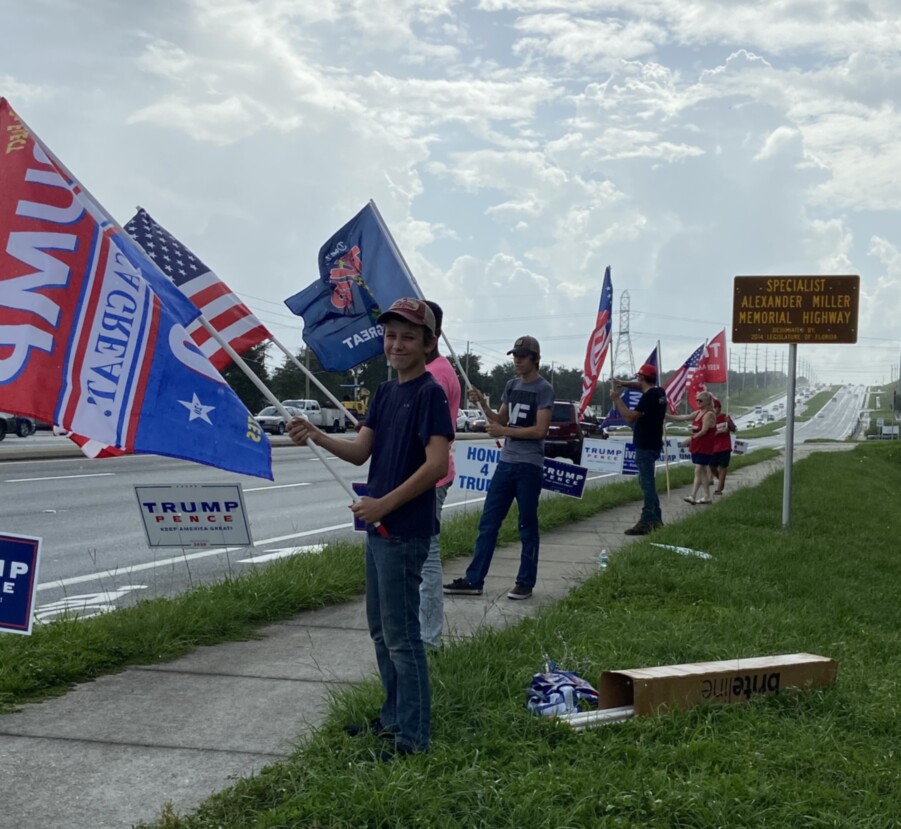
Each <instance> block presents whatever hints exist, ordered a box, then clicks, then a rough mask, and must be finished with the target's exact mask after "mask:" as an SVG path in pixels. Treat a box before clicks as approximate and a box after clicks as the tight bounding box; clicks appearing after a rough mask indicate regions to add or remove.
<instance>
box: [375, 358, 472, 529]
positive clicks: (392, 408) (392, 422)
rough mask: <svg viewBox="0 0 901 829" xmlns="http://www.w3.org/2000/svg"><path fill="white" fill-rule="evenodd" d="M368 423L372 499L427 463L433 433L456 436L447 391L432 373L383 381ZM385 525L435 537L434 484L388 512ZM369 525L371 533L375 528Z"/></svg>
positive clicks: (396, 485)
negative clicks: (411, 378) (404, 380)
mask: <svg viewBox="0 0 901 829" xmlns="http://www.w3.org/2000/svg"><path fill="white" fill-rule="evenodd" d="M365 425H366V426H368V427H369V428H370V429H372V430H373V432H375V435H374V438H373V444H372V457H371V459H370V461H369V480H368V481H367V483H366V487H367V492H368V493H369V495H370V496H371V497H373V498H381V497H382V496H383V495H386V494H387V493H389V492H391V490H393V489H395V488H396V487H398V486H400V484H402V483H403V482H404V481H405V480H407V478H409V477H410V476H411V475H412V474H413V473H414V472H416V470H417V469H419V467H420V466H422V465H423V463H425V447H426V445H427V444H428V442H429V440H430V439H431V438H432V436H433V435H438V436H440V437H446V438H447V439H448V440H453V438H454V425H453V424H452V423H451V418H450V411H449V410H448V406H447V395H445V393H444V389H442V388H441V386H439V385H438V383H436V382H435V380H434V378H433V377H432V375H431V374H429V373H428V372H423V374H422V375H421V376H419V377H417V378H416V379H415V380H408V381H407V382H406V383H399V382H398V381H397V380H389V381H387V382H386V383H382V384H381V385H380V386H379V387H378V389H376V392H375V395H374V396H373V398H372V403H371V404H370V406H369V412H368V413H367V415H366V423H365ZM382 524H383V525H384V526H385V528H386V529H387V530H388V533H389V534H390V535H398V536H403V537H406V538H429V537H431V536H433V535H435V533H437V532H438V521H437V519H436V517H435V490H434V488H432V489H428V490H426V491H425V492H423V493H422V495H419V496H418V497H416V498H413V499H412V500H411V501H407V503H406V504H403V505H402V506H400V507H398V508H397V509H396V510H394V512H389V513H388V514H387V515H386V516H385V517H384V518H383V519H382ZM367 529H368V530H369V531H372V528H371V527H368V528H367Z"/></svg>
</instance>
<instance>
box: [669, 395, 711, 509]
mask: <svg viewBox="0 0 901 829" xmlns="http://www.w3.org/2000/svg"><path fill="white" fill-rule="evenodd" d="M695 399H696V400H697V402H698V409H697V410H696V411H695V412H694V413H693V414H687V415H667V416H666V419H667V420H690V421H691V437H690V438H689V439H688V440H686V441H683V442H682V445H683V446H688V447H689V448H690V450H691V462H692V463H693V464H694V465H695V479H694V486H693V487H692V490H691V495H689V496H687V497H686V498H685V500H686V501H688V503H689V504H709V503H710V477H711V476H710V464H711V462H712V461H713V452H714V449H713V442H714V440H715V439H716V414H714V411H713V395H712V394H711V393H710V392H709V391H702V392H698V395H697V397H696V398H695ZM702 489H703V490H704V497H703V498H698V494H699V493H700V491H701V490H702Z"/></svg>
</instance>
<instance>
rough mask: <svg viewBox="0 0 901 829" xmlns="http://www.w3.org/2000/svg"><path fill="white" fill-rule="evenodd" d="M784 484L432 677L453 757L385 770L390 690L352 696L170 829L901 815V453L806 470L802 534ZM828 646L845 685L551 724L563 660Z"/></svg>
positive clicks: (737, 498) (436, 755)
mask: <svg viewBox="0 0 901 829" xmlns="http://www.w3.org/2000/svg"><path fill="white" fill-rule="evenodd" d="M781 483H782V476H781V474H776V475H773V476H770V477H769V478H768V479H767V480H766V481H765V482H764V483H763V484H762V485H761V486H759V487H756V488H754V489H744V490H740V491H738V492H736V493H734V494H733V495H732V496H730V497H729V498H728V499H725V500H724V501H723V502H722V503H720V504H717V506H716V507H714V508H713V509H710V510H706V511H703V512H699V513H697V514H693V515H692V516H691V517H690V518H688V519H686V520H685V521H683V522H680V523H679V524H678V525H672V526H667V527H666V528H664V529H663V530H661V531H660V532H659V533H657V534H655V535H654V536H653V540H654V541H656V542H664V543H666V542H669V543H673V544H679V545H684V546H688V547H692V548H695V549H700V550H706V551H708V552H709V553H710V554H711V555H712V558H711V559H710V560H707V561H703V560H700V559H695V558H686V557H683V556H679V555H676V554H673V553H668V552H666V551H664V550H661V549H658V548H656V547H653V546H652V545H651V543H650V541H649V540H641V541H640V542H639V543H637V544H635V545H630V546H629V547H627V548H625V549H624V550H622V551H621V552H619V553H617V554H616V555H615V556H614V557H613V558H612V560H611V562H610V564H609V566H608V568H607V570H606V571H605V572H604V573H603V574H600V575H598V576H596V577H594V578H591V579H589V580H588V581H587V582H586V583H585V584H584V585H583V586H582V587H580V588H579V589H577V590H576V591H574V592H573V593H572V594H571V595H570V597H568V598H567V599H565V600H563V601H561V602H558V603H556V604H554V605H552V606H550V607H548V608H546V609H544V610H543V611H542V612H541V613H540V615H539V616H537V617H535V618H532V619H528V620H526V621H524V622H522V623H521V624H519V625H518V626H516V627H513V628H509V629H506V630H503V631H491V632H485V633H482V634H480V635H478V636H476V637H475V638H474V639H472V640H469V641H466V642H461V643H459V644H457V645H454V646H453V647H450V648H448V649H446V650H445V651H443V652H442V653H441V654H440V655H439V656H438V657H437V658H435V659H434V660H433V661H432V664H431V675H432V687H433V744H432V749H431V751H430V752H429V753H428V754H426V755H422V756H419V757H414V758H406V759H404V760H402V761H397V762H394V763H390V764H381V763H376V762H373V761H372V760H371V757H372V754H373V752H374V751H375V750H376V745H375V740H374V739H371V738H363V739H360V738H358V739H356V740H352V739H350V738H348V737H346V736H344V735H343V734H342V733H341V730H340V724H341V723H342V722H344V721H346V719H347V718H351V717H352V718H358V717H361V716H366V715H371V714H372V712H373V711H374V710H375V707H376V705H377V704H378V702H379V698H380V692H379V689H378V687H377V684H376V683H375V682H369V683H365V684H363V685H359V686H356V687H354V688H352V689H350V690H348V691H345V692H343V693H341V694H339V695H338V697H337V698H336V701H335V704H334V707H333V710H332V712H331V714H330V717H329V719H328V721H327V723H326V725H325V726H324V727H323V728H322V729H321V731H319V732H318V733H316V734H315V735H313V736H312V737H311V738H310V739H309V740H308V741H307V743H306V744H305V745H303V746H302V747H300V748H299V749H298V751H297V752H296V753H295V754H294V755H293V756H292V757H290V758H289V759H287V760H286V761H285V762H281V763H278V764H275V765H273V766H270V767H269V768H267V769H264V770H263V771H261V772H260V773H259V774H258V775H257V776H255V777H253V778H250V779H247V780H243V781H240V782H239V783H238V784H237V785H236V786H235V787H234V788H232V789H229V790H227V791H225V792H222V793H220V794H218V795H216V796H214V797H213V798H211V799H210V800H209V801H208V802H207V803H206V804H204V805H203V806H202V808H200V809H199V810H198V811H197V812H196V813H194V814H192V815H188V816H184V817H181V818H179V817H177V816H176V815H174V814H173V813H172V812H171V811H170V812H167V813H166V814H165V815H164V816H163V817H162V818H161V820H160V822H159V824H158V826H159V827H162V829H211V828H212V827H217V828H219V829H237V827H255V829H277V828H278V829H285V828H286V827H301V826H303V827H335V828H336V829H337V827H362V826H386V827H408V826H409V827H412V826H421V827H530V829H532V827H555V829H556V827H595V826H602V827H608V826H609V827H661V829H663V828H664V827H667V829H668V828H669V827H686V828H687V827H692V829H699V828H702V827H761V829H764V827H765V828H766V829H772V828H773V827H785V828H786V829H795V827H805V828H809V829H814V827H849V829H850V828H851V827H854V829H888V827H893V826H896V825H898V820H899V816H901V756H899V751H898V746H899V744H901V695H899V689H901V660H899V659H898V652H899V648H901V602H899V601H898V592H897V585H898V584H899V580H901V556H899V555H898V551H897V539H898V535H899V529H901V526H899V518H898V511H897V503H896V501H897V493H898V492H899V490H901V447H896V446H890V445H886V444H879V445H874V444H864V445H861V446H859V447H857V448H856V449H855V450H854V451H853V452H851V453H844V452H843V453H821V454H817V455H814V456H812V457H811V458H809V459H807V460H805V461H803V462H801V463H799V464H797V466H796V470H795V475H794V490H793V491H794V498H793V507H792V526H791V529H790V530H789V531H784V530H782V529H781V501H782V492H781ZM797 651H807V652H812V653H819V654H822V655H825V656H829V657H832V658H835V659H837V660H838V662H839V676H838V681H837V684H836V685H835V686H834V687H831V688H827V689H822V690H817V691H807V692H790V693H783V694H782V695H780V696H778V697H773V698H766V699H758V700H755V701H753V702H751V703H750V704H746V705H735V706H719V707H708V706H699V707H696V708H694V709H691V710H689V711H685V712H677V713H673V714H669V715H665V716H651V717H642V718H637V719H633V720H630V721H628V722H626V723H622V724H618V725H613V726H607V727H604V728H601V729H597V730H594V731H588V732H583V733H574V732H572V731H570V730H569V729H568V728H567V727H566V726H565V725H558V724H556V723H554V722H553V721H551V720H542V719H539V718H535V717H532V716H531V715H530V714H528V713H527V712H526V709H525V699H526V693H525V690H526V688H527V687H528V684H529V680H530V677H531V675H532V673H534V672H535V671H537V670H540V669H541V665H542V662H543V655H544V654H545V653H548V654H550V655H551V656H552V657H555V658H557V659H558V660H561V661H563V662H564V663H565V664H564V665H563V667H566V668H569V669H573V670H577V671H578V672H579V673H581V674H582V675H583V676H585V677H586V678H589V679H591V680H594V681H597V678H598V676H599V675H600V673H601V671H602V670H604V669H610V668H626V667H640V666H646V665H659V664H673V663H681V662H690V661H698V660H716V659H726V658H736V657H750V656H756V655H766V654H776V653H791V652H797Z"/></svg>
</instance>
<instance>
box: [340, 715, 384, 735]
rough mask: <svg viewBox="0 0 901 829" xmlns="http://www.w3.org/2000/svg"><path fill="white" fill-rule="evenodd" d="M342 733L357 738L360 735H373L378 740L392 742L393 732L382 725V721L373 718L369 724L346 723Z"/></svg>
mask: <svg viewBox="0 0 901 829" xmlns="http://www.w3.org/2000/svg"><path fill="white" fill-rule="evenodd" d="M344 733H345V734H347V736H348V737H359V736H360V735H361V734H374V735H375V736H376V737H378V738H379V739H380V740H393V739H394V737H395V734H394V731H393V730H392V729H390V728H387V727H386V726H384V725H382V721H381V720H380V719H379V718H378V717H375V718H374V719H371V720H370V721H369V722H363V723H348V724H347V725H345V726H344Z"/></svg>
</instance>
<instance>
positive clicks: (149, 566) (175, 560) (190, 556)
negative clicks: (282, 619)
mask: <svg viewBox="0 0 901 829" xmlns="http://www.w3.org/2000/svg"><path fill="white" fill-rule="evenodd" d="M612 474H613V473H610V474H608V475H600V476H599V477H601V478H607V477H610V476H611V475H612ZM590 480H595V478H591V479H590ZM484 500H485V499H484V498H470V499H468V500H466V501H456V502H455V503H453V504H445V505H444V508H445V509H451V508H452V507H465V506H467V505H469V504H481V503H482V502H483V501H484ZM352 528H353V523H348V524H334V525H333V526H331V527H319V528H318V529H315V530H305V531H304V532H300V533H290V534H288V535H277V536H273V537H272V538H264V539H263V540H262V541H257V542H256V544H255V545H254V546H255V547H265V546H266V545H267V544H278V543H279V542H281V541H290V540H292V539H295V538H309V537H310V536H311V535H321V534H322V533H329V532H336V531H338V530H348V529H352ZM229 549H236V548H234V547H231V548H229V547H214V548H211V549H209V550H202V551H201V552H198V553H185V554H184V555H180V556H173V557H172V558H165V559H161V560H160V561H149V562H147V563H145V564H133V565H131V566H129V567H122V568H118V567H117V568H116V569H115V570H103V571H101V572H99V573H86V574H85V575H83V576H72V577H71V578H68V579H59V580H57V581H50V582H45V583H44V584H39V585H38V587H37V589H38V590H53V589H54V588H61V587H68V586H69V585H71V584H84V583H85V582H88V581H94V580H95V579H105V578H114V577H116V576H119V575H127V574H129V573H137V572H140V571H142V570H153V569H156V568H157V567H168V566H170V565H172V564H179V563H182V562H185V561H194V560H196V559H199V558H209V557H210V556H216V555H219V554H221V553H224V552H226V551H227V550H229ZM256 560H257V561H259V559H256Z"/></svg>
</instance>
